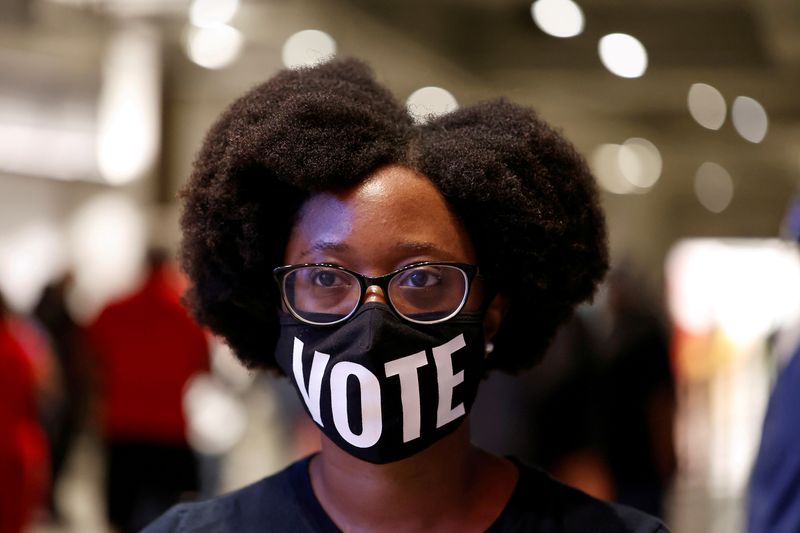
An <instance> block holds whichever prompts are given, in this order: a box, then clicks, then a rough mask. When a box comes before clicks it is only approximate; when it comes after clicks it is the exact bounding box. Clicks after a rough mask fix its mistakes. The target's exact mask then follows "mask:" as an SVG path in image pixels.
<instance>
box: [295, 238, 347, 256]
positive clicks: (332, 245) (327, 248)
mask: <svg viewBox="0 0 800 533" xmlns="http://www.w3.org/2000/svg"><path fill="white" fill-rule="evenodd" d="M349 250H350V246H349V245H347V244H345V243H343V242H340V241H316V242H314V243H313V244H312V245H311V246H309V247H308V248H307V249H306V250H303V251H302V252H301V254H300V255H301V256H306V255H311V254H312V253H314V252H347V251H349Z"/></svg>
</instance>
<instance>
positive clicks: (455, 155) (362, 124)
mask: <svg viewBox="0 0 800 533" xmlns="http://www.w3.org/2000/svg"><path fill="white" fill-rule="evenodd" d="M387 164H400V165H404V166H407V167H409V168H412V169H414V170H416V171H417V172H419V173H421V174H423V175H425V176H426V177H428V178H429V179H430V180H431V181H432V182H433V183H434V184H435V185H436V186H437V187H438V188H439V190H440V191H441V192H442V194H443V195H444V197H445V198H446V199H447V200H448V202H449V203H450V205H451V206H452V207H453V209H454V211H455V212H456V213H457V215H458V216H459V217H460V218H461V220H462V221H463V223H464V224H465V227H466V228H467V231H468V233H469V234H470V236H471V237H472V240H473V243H474V245H475V249H476V251H477V254H478V263H479V264H480V266H481V269H482V271H483V272H484V275H485V276H486V278H488V279H489V280H490V282H491V283H492V285H493V287H494V288H495V289H496V290H497V291H499V292H500V293H502V294H504V295H506V296H508V298H509V300H510V302H511V305H510V308H509V312H508V314H507V315H506V318H505V320H504V321H503V323H502V325H501V327H500V330H499V331H498V333H497V335H496V336H495V338H494V339H493V343H494V346H495V349H494V352H493V354H492V357H491V358H490V360H489V361H490V363H491V366H492V367H494V368H499V369H503V370H506V371H511V372H514V371H518V370H521V369H524V368H527V367H529V366H531V365H532V364H534V363H535V362H536V361H537V360H538V359H539V358H540V357H541V355H542V354H543V353H544V350H545V348H546V347H547V345H548V343H549V341H550V339H551V338H552V336H553V334H554V332H555V330H556V329H557V327H558V326H559V325H560V324H561V323H562V322H564V321H565V320H566V319H567V318H568V317H569V316H570V314H571V313H572V311H573V310H574V308H575V306H576V305H577V304H578V303H580V302H582V301H584V300H586V299H589V298H591V296H592V294H593V293H594V290H595V287H596V286H597V284H598V283H599V281H600V280H601V279H602V277H603V276H604V274H605V272H606V270H607V268H608V252H607V245H606V231H605V221H604V218H603V213H602V210H601V209H600V206H599V203H598V197H597V191H596V188H595V185H594V178H593V177H592V175H591V173H590V172H589V170H588V168H587V165H586V163H585V161H584V160H583V158H582V157H581V156H580V155H579V154H578V153H577V151H576V150H575V148H574V147H573V146H572V144H571V143H570V142H569V141H567V140H566V139H565V138H564V137H563V136H562V135H561V134H560V133H559V132H557V131H556V130H554V129H553V128H551V127H550V126H549V125H547V124H546V123H545V122H544V121H543V120H541V119H540V118H539V117H538V116H537V115H536V113H535V112H534V111H532V110H530V109H527V108H523V107H520V106H517V105H515V104H512V103H510V102H508V101H505V100H502V99H499V100H494V101H489V102H484V103H480V104H477V105H474V106H472V107H466V108H461V109H459V110H456V111H454V112H451V113H449V114H446V115H443V116H440V117H438V118H435V119H432V120H430V121H429V122H427V123H425V124H423V125H418V124H415V123H414V121H413V120H412V118H411V117H410V116H409V114H408V112H407V111H406V109H405V107H404V106H402V105H401V104H399V103H398V102H397V100H396V99H395V98H394V97H393V96H392V95H391V94H390V93H389V91H388V90H387V89H385V88H384V87H382V86H381V85H379V84H378V83H377V82H376V81H375V79H374V77H373V75H372V72H371V70H370V69H369V67H367V66H366V65H365V64H364V63H362V62H360V61H358V60H355V59H343V60H332V61H329V62H327V63H322V64H320V65H317V66H315V67H311V68H302V69H296V70H283V71H281V72H279V73H278V74H277V75H275V76H274V77H272V78H271V79H269V80H268V81H266V82H265V83H263V84H261V85H258V86H256V87H255V88H254V89H252V90H251V91H250V92H248V93H247V94H245V95H244V96H242V97H241V98H239V99H238V100H237V101H236V102H234V103H233V104H232V105H231V106H230V107H229V108H228V109H227V110H226V111H225V112H224V113H223V114H222V116H221V117H220V118H219V119H218V121H217V122H216V124H215V125H214V126H213V127H212V128H211V130H210V131H209V133H208V134H207V136H206V138H205V141H204V143H203V146H202V148H201V150H200V153H199V155H198V157H197V159H196V161H195V164H194V168H193V172H192V175H191V177H190V179H189V181H188V183H187V184H186V185H185V186H184V188H183V189H182V190H181V193H180V196H181V197H182V198H183V200H184V208H183V213H182V217H181V227H182V231H183V240H182V244H181V252H180V258H181V263H182V266H183V269H184V270H185V271H186V273H187V274H188V276H189V278H190V281H191V287H190V289H189V291H188V292H187V294H186V298H185V299H186V302H187V305H188V306H189V308H190V309H191V311H192V314H193V315H194V317H195V319H196V320H197V321H198V322H200V323H201V324H204V325H207V326H208V327H209V328H210V329H211V330H212V331H214V332H215V333H216V334H218V335H220V336H221V337H223V338H224V339H225V340H226V342H227V343H228V344H229V345H230V346H231V348H232V349H233V350H234V352H235V353H236V354H237V356H238V357H239V358H240V359H241V360H242V362H243V363H244V364H245V365H247V366H248V367H251V368H268V369H274V370H277V365H276V363H275V359H274V350H275V343H276V341H277V338H278V334H279V325H278V311H279V308H280V295H279V292H278V287H277V285H276V284H275V282H274V280H273V278H272V275H271V274H272V269H273V268H275V267H277V266H279V265H280V264H281V263H282V260H283V255H284V249H285V247H286V243H287V240H288V236H289V232H290V229H291V226H292V224H293V223H294V221H295V218H296V215H297V212H298V210H299V208H300V206H301V205H302V203H303V202H304V201H305V199H307V198H308V197H309V196H310V195H312V194H314V193H315V192H319V191H324V190H333V189H341V188H345V187H348V186H351V185H353V184H356V183H358V182H359V181H361V180H363V179H364V178H366V177H367V176H368V175H370V174H371V173H373V172H374V171H375V170H376V169H378V168H379V167H381V166H384V165H387Z"/></svg>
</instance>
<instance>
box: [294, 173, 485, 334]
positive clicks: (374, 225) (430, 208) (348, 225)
mask: <svg viewBox="0 0 800 533" xmlns="http://www.w3.org/2000/svg"><path fill="white" fill-rule="evenodd" d="M284 259H285V263H286V264H298V263H334V264H337V265H340V266H343V267H346V268H349V269H350V270H354V271H356V272H360V273H361V274H364V275H366V276H372V277H376V276H380V275H383V274H386V273H388V272H392V271H394V270H397V269H399V268H402V267H404V266H406V265H409V264H411V263H417V262H420V261H455V262H460V263H470V264H475V262H476V256H475V249H474V247H473V245H472V241H471V240H470V238H469V235H468V234H467V232H466V231H465V229H464V227H463V225H462V224H461V222H460V221H459V220H458V218H457V217H456V216H455V214H454V213H453V212H452V210H451V209H450V207H449V205H448V204H447V202H446V201H445V199H444V197H443V196H442V194H441V193H440V192H439V190H438V189H437V188H436V187H435V186H434V185H433V183H431V181H430V180H428V179H427V178H426V177H424V176H422V175H420V174H417V173H416V172H414V171H413V170H411V169H409V168H406V167H403V166H399V165H393V166H386V167H382V168H380V169H378V170H377V171H376V172H375V173H373V174H372V175H371V176H369V177H368V178H366V179H365V180H363V181H362V182H360V183H358V184H357V185H355V186H353V187H351V188H348V189H345V190H343V191H338V192H324V193H319V194H316V195H314V196H312V197H310V198H309V199H308V200H307V201H306V202H305V204H303V206H302V208H301V209H300V215H299V217H298V221H297V223H296V224H295V226H294V227H293V228H292V231H291V234H290V236H289V241H288V244H287V246H286V255H285V258H284ZM482 289H483V287H482V286H481V280H480V278H477V279H476V280H475V281H474V282H473V287H472V290H471V291H470V296H469V299H468V300H467V303H466V305H465V307H464V310H465V311H475V310H477V309H479V308H480V305H481V303H482V300H483V291H482ZM365 301H370V302H382V303H385V295H384V294H382V291H381V289H380V288H378V287H376V286H373V287H370V288H369V290H368V291H367V295H366V297H365ZM490 315H492V313H489V314H487V319H488V317H489V316H490ZM492 320H493V319H489V321H490V322H491V321H492ZM498 325H499V323H498ZM496 327H497V325H493V324H487V330H486V333H487V334H488V335H489V336H488V337H487V338H491V336H492V335H493V334H494V332H495V330H496Z"/></svg>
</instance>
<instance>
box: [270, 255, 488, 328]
mask: <svg viewBox="0 0 800 533" xmlns="http://www.w3.org/2000/svg"><path fill="white" fill-rule="evenodd" d="M424 266H449V267H456V268H458V269H459V270H461V273H462V274H463V275H464V279H465V280H466V284H467V287H466V290H465V291H464V296H463V298H462V299H461V303H459V304H458V307H457V308H456V309H455V311H453V312H452V313H451V314H449V315H448V316H446V317H444V318H439V319H436V320H432V321H422V320H414V319H413V318H409V317H407V316H405V315H404V314H403V313H401V312H399V311H398V310H397V308H396V307H395V306H394V304H393V303H392V297H391V296H390V295H389V282H391V280H392V278H394V277H395V276H396V275H398V274H400V273H401V272H405V271H406V270H411V269H412V268H419V267H424ZM308 267H325V268H333V269H336V270H340V271H342V272H346V273H347V274H350V275H351V276H353V277H354V278H356V279H357V280H358V283H359V284H360V285H361V294H360V296H359V298H358V303H357V304H356V306H355V307H354V308H353V310H352V311H350V313H348V314H347V315H346V316H344V317H342V318H340V319H339V320H336V321H335V322H313V321H311V320H308V319H307V318H303V317H301V316H300V315H298V313H296V312H295V310H294V308H293V307H292V305H291V304H290V303H289V300H288V298H287V297H286V289H285V288H284V283H285V280H286V276H288V275H289V274H290V273H291V272H293V271H295V270H299V269H301V268H308ZM272 275H273V277H274V278H275V281H276V282H277V284H278V288H279V289H280V293H281V299H282V300H283V303H284V305H286V309H288V310H289V312H290V313H291V314H292V315H293V316H294V317H295V318H297V319H298V320H301V321H303V322H305V323H306V324H311V325H312V326H333V325H334V324H339V323H341V322H344V321H346V320H348V319H349V318H350V317H351V316H353V315H354V314H355V313H356V311H358V310H359V309H360V308H361V306H362V305H364V296H365V295H366V294H367V289H368V288H369V287H372V286H373V285H377V286H378V287H380V288H381V290H382V291H383V294H384V296H385V297H386V304H387V305H388V306H389V308H390V309H391V310H392V312H393V313H395V314H396V315H397V316H399V317H400V318H402V319H403V320H407V321H409V322H413V323H415V324H438V323H440V322H445V321H447V320H450V319H451V318H453V317H454V316H456V315H457V314H458V313H460V312H461V310H462V309H463V308H464V305H465V304H466V303H467V299H468V298H469V293H470V291H471V290H472V281H473V280H474V279H475V278H476V277H477V276H479V275H480V272H479V269H478V265H471V264H469V263H458V262H455V261H421V262H419V263H412V264H410V265H406V266H404V267H403V268H399V269H397V270H395V271H393V272H389V273H388V274H384V275H382V276H377V277H374V278H373V277H370V276H365V275H364V274H361V273H359V272H355V271H353V270H350V269H348V268H345V267H343V266H340V265H336V264H333V263H300V264H296V265H284V266H279V267H277V268H275V269H274V270H273V271H272Z"/></svg>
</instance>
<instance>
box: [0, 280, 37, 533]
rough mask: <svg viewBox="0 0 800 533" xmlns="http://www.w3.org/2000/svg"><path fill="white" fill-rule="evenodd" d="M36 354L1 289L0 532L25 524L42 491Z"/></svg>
mask: <svg viewBox="0 0 800 533" xmlns="http://www.w3.org/2000/svg"><path fill="white" fill-rule="evenodd" d="M24 331H27V329H24ZM40 356H41V354H36V353H32V352H31V351H30V344H29V343H28V339H21V338H20V319H15V318H13V317H12V316H11V314H10V312H9V309H8V308H7V306H6V304H5V301H4V300H3V298H2V295H0V533H19V532H21V531H22V530H23V529H25V526H26V525H27V524H28V522H29V521H30V519H31V517H32V514H33V512H34V511H35V510H36V508H37V507H38V506H39V505H40V504H41V503H43V502H44V498H45V495H46V492H47V484H48V451H47V440H46V437H45V434H44V431H43V430H42V427H41V424H40V421H39V410H38V405H37V402H38V396H39V392H40V390H41V387H42V381H41V379H42V372H41V370H37V365H38V364H39V361H37V359H36V358H37V357H40Z"/></svg>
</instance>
